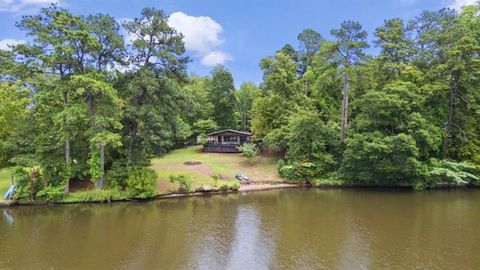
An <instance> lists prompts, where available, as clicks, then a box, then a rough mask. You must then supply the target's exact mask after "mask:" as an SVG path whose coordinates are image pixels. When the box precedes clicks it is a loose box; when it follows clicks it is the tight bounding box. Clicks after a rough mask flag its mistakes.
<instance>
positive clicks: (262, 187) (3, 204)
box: [0, 182, 480, 208]
mask: <svg viewBox="0 0 480 270" xmlns="http://www.w3.org/2000/svg"><path fill="white" fill-rule="evenodd" d="M291 188H318V189H356V188H360V189H372V190H374V189H387V190H388V189H398V190H409V191H414V189H412V188H411V187H410V186H401V185H367V184H319V185H305V184H292V183H286V182H281V183H275V184H271V183H267V184H265V183H264V184H251V185H241V186H240V189H238V190H228V191H212V192H191V193H171V194H161V195H156V196H154V197H152V198H149V199H112V200H110V201H78V202H17V201H14V200H10V201H4V200H3V201H0V208H8V207H21V206H55V205H68V204H109V203H115V202H150V201H156V200H166V199H178V198H189V197H200V196H204V197H210V196H217V195H228V194H233V193H254V192H262V191H270V190H281V189H291ZM472 188H473V189H476V188H480V185H474V184H470V185H458V184H452V183H442V184H438V185H437V186H435V187H430V188H428V189H426V190H449V189H472Z"/></svg>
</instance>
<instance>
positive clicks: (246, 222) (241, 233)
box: [226, 205, 274, 270]
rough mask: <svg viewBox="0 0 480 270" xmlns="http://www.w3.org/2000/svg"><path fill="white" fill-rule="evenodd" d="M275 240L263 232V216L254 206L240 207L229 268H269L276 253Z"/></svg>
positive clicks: (228, 263) (242, 269) (227, 265)
mask: <svg viewBox="0 0 480 270" xmlns="http://www.w3.org/2000/svg"><path fill="white" fill-rule="evenodd" d="M273 244H274V242H273V240H272V239H270V238H268V233H264V232H262V223H261V217H260V216H259V214H258V211H257V210H256V209H255V207H254V206H251V205H249V206H241V207H239V208H238V212H237V217H236V220H235V240H234V242H233V244H232V248H231V250H230V252H229V255H228V261H227V264H226V267H227V269H239V270H244V269H269V268H271V263H272V259H273V256H274V254H272V252H273V250H274V248H273Z"/></svg>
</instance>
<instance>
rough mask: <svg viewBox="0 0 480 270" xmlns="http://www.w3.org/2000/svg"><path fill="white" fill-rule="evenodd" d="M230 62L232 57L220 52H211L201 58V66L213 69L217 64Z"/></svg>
mask: <svg viewBox="0 0 480 270" xmlns="http://www.w3.org/2000/svg"><path fill="white" fill-rule="evenodd" d="M231 60H233V59H232V56H230V54H228V53H225V52H222V51H212V52H210V53H208V54H207V55H205V56H204V57H203V58H202V65H204V66H207V67H213V66H215V65H218V64H220V65H223V64H225V62H227V61H231Z"/></svg>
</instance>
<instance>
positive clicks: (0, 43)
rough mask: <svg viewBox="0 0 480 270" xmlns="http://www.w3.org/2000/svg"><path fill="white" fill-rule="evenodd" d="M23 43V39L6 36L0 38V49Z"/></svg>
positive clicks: (7, 48) (8, 48)
mask: <svg viewBox="0 0 480 270" xmlns="http://www.w3.org/2000/svg"><path fill="white" fill-rule="evenodd" d="M22 43H25V40H17V39H11V38H6V39H3V40H0V50H7V51H8V50H10V46H12V45H18V44H22Z"/></svg>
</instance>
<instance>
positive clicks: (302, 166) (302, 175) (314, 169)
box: [278, 162, 321, 183]
mask: <svg viewBox="0 0 480 270" xmlns="http://www.w3.org/2000/svg"><path fill="white" fill-rule="evenodd" d="M320 170H321V169H320V168H318V166H317V165H315V164H314V163H311V162H302V163H293V164H292V165H287V166H283V167H282V168H280V170H279V171H278V173H279V174H280V176H282V177H283V178H285V179H288V180H292V181H294V182H301V181H305V182H309V183H312V182H313V181H314V180H315V179H316V177H317V176H318V175H320V173H321V171H320Z"/></svg>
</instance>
